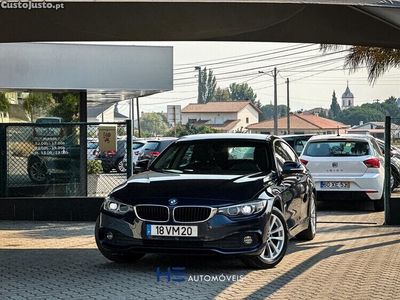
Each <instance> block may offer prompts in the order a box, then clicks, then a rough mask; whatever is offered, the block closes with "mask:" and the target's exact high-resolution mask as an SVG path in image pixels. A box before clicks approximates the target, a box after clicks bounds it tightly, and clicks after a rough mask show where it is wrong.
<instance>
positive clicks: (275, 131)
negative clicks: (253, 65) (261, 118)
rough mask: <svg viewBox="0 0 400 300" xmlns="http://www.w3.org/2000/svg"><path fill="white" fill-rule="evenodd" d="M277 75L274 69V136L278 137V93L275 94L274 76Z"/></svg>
mask: <svg viewBox="0 0 400 300" xmlns="http://www.w3.org/2000/svg"><path fill="white" fill-rule="evenodd" d="M277 75H278V71H277V69H276V67H275V68H274V74H273V76H274V135H278V92H277V83H276V76H277Z"/></svg>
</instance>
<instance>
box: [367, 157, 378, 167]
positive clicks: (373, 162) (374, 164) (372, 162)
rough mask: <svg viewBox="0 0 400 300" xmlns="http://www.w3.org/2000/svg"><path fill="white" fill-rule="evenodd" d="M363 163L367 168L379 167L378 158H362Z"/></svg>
mask: <svg viewBox="0 0 400 300" xmlns="http://www.w3.org/2000/svg"><path fill="white" fill-rule="evenodd" d="M364 165H366V166H367V168H379V167H380V166H381V162H380V161H379V159H378V158H376V157H373V158H370V159H367V160H364Z"/></svg>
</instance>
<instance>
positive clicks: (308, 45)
mask: <svg viewBox="0 0 400 300" xmlns="http://www.w3.org/2000/svg"><path fill="white" fill-rule="evenodd" d="M300 45H301V46H300V47H304V48H305V47H311V46H314V45H315V44H300ZM298 47H299V45H292V46H285V47H280V48H275V49H271V50H263V51H258V52H252V53H246V54H240V55H235V56H228V57H224V58H220V59H210V60H203V61H196V62H190V63H182V64H177V65H176V66H187V67H182V68H176V69H175V70H183V69H188V68H193V66H196V65H202V64H215V63H217V62H219V61H224V60H230V59H236V58H239V57H245V56H247V57H248V56H252V55H257V54H261V53H271V51H272V52H275V51H279V52H282V51H290V49H291V50H294V49H297V48H298Z"/></svg>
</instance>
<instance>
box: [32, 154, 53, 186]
mask: <svg viewBox="0 0 400 300" xmlns="http://www.w3.org/2000/svg"><path fill="white" fill-rule="evenodd" d="M28 176H29V179H30V180H31V181H32V182H33V183H36V184H44V183H46V182H47V180H48V174H47V167H46V164H45V163H44V162H43V161H42V160H41V159H40V158H34V159H32V161H31V162H29V164H28Z"/></svg>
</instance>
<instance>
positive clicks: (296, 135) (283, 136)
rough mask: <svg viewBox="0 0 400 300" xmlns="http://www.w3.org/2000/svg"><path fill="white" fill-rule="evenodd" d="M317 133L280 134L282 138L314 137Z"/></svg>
mask: <svg viewBox="0 0 400 300" xmlns="http://www.w3.org/2000/svg"><path fill="white" fill-rule="evenodd" d="M314 135H315V134H284V135H280V136H279V137H280V138H282V139H285V138H292V137H312V136H314Z"/></svg>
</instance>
